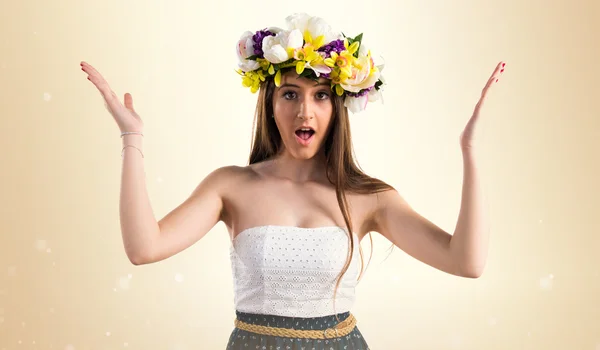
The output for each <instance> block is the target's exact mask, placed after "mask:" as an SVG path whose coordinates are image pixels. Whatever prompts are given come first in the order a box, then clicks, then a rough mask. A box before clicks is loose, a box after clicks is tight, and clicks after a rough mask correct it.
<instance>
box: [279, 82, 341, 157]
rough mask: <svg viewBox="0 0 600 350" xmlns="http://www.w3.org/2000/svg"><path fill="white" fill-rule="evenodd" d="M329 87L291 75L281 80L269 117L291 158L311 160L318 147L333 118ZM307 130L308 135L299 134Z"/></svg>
mask: <svg viewBox="0 0 600 350" xmlns="http://www.w3.org/2000/svg"><path fill="white" fill-rule="evenodd" d="M330 86H331V83H330V81H329V80H328V79H325V78H321V79H319V82H318V83H317V82H315V81H314V80H311V79H308V78H304V77H299V76H298V74H296V72H294V71H290V72H287V73H285V74H283V75H282V77H281V85H280V86H279V87H276V88H275V91H274V93H273V114H274V116H275V123H276V124H277V128H278V129H279V133H280V135H281V139H282V140H283V143H284V145H285V148H286V151H287V152H288V153H289V154H290V155H292V156H293V157H294V158H298V159H309V158H312V157H313V156H314V155H315V154H316V153H317V152H318V151H319V150H320V149H321V147H322V145H323V143H324V142H325V139H326V138H327V135H328V134H329V129H330V126H331V120H332V115H333V101H332V97H333V96H332V91H331V88H330ZM302 129H310V131H302Z"/></svg>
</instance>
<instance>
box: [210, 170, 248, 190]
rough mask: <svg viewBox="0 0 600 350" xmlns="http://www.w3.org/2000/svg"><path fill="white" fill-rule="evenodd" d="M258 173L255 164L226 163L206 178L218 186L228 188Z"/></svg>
mask: <svg viewBox="0 0 600 350" xmlns="http://www.w3.org/2000/svg"><path fill="white" fill-rule="evenodd" d="M256 175H257V173H256V169H255V167H254V166H253V165H246V166H240V165H225V166H221V167H219V168H216V169H215V170H213V171H212V172H210V173H209V174H208V175H207V177H206V179H208V180H209V181H210V182H211V183H212V184H214V185H216V186H218V187H222V188H228V187H230V186H231V185H234V184H239V183H240V181H244V180H250V179H252V178H253V177H255V176H256Z"/></svg>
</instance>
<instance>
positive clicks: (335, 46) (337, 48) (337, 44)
mask: <svg viewBox="0 0 600 350" xmlns="http://www.w3.org/2000/svg"><path fill="white" fill-rule="evenodd" d="M344 50H346V47H345V46H344V40H340V39H338V40H334V41H332V42H330V43H329V44H327V45H323V46H321V47H320V48H319V49H318V50H317V51H318V52H324V53H325V58H329V57H331V52H332V51H334V52H336V53H340V52H342V51H344Z"/></svg>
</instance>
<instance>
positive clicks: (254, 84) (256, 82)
mask: <svg viewBox="0 0 600 350" xmlns="http://www.w3.org/2000/svg"><path fill="white" fill-rule="evenodd" d="M237 73H238V74H239V75H241V76H242V86H244V87H249V88H250V91H251V92H252V93H255V92H257V91H258V89H259V87H260V82H261V81H265V75H264V74H263V72H262V70H255V71H251V72H246V73H244V72H243V71H242V70H241V69H238V70H237Z"/></svg>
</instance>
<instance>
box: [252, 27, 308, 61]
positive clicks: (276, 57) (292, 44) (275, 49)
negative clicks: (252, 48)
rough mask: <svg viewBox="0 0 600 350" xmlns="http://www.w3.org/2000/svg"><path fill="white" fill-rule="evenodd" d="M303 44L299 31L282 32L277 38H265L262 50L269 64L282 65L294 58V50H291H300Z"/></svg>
mask: <svg viewBox="0 0 600 350" xmlns="http://www.w3.org/2000/svg"><path fill="white" fill-rule="evenodd" d="M303 44H304V40H303V38H302V33H301V32H300V31H299V30H292V31H281V32H279V33H277V35H275V36H267V37H265V38H264V39H263V42H262V50H263V52H264V54H265V58H266V59H267V60H268V61H269V62H271V63H281V62H285V61H287V60H288V59H290V58H292V54H293V50H289V49H299V48H301V47H302V45H303ZM290 51H292V52H291V54H290Z"/></svg>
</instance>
